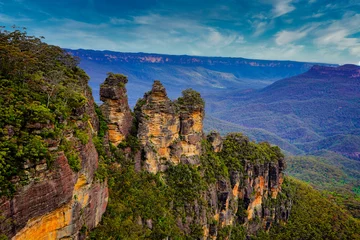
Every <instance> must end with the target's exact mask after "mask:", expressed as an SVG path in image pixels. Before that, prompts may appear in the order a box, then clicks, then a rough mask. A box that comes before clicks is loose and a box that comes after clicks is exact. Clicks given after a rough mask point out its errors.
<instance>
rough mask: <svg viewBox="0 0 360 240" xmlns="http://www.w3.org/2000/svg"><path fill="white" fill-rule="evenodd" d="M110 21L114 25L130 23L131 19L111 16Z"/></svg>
mask: <svg viewBox="0 0 360 240" xmlns="http://www.w3.org/2000/svg"><path fill="white" fill-rule="evenodd" d="M110 23H111V24H114V25H124V24H128V23H131V21H130V20H128V19H124V18H115V17H112V18H110Z"/></svg>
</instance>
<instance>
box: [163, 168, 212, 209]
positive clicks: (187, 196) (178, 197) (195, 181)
mask: <svg viewBox="0 0 360 240" xmlns="http://www.w3.org/2000/svg"><path fill="white" fill-rule="evenodd" d="M165 176H166V183H167V184H168V186H169V187H170V189H171V190H172V191H173V195H174V198H173V200H174V204H175V205H178V206H183V205H184V204H185V203H190V202H193V201H194V200H196V199H200V196H201V193H202V192H203V191H204V190H206V183H205V181H204V179H203V178H202V177H201V175H200V172H199V170H198V169H197V167H195V166H191V165H187V164H179V165H176V166H170V167H169V168H168V169H167V171H166V172H165Z"/></svg>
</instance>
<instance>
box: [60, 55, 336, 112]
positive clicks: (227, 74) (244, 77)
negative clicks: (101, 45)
mask: <svg viewBox="0 0 360 240" xmlns="http://www.w3.org/2000/svg"><path fill="white" fill-rule="evenodd" d="M66 51H67V52H69V53H70V54H72V55H73V56H76V57H79V58H80V59H81V62H80V67H82V68H83V69H84V70H85V71H86V72H87V73H88V75H89V76H90V78H91V80H90V86H91V87H92V88H93V92H94V94H93V95H94V98H95V101H97V102H99V86H100V83H101V82H102V80H103V79H104V77H106V73H108V72H119V73H122V74H124V75H126V76H127V77H128V78H129V84H128V86H129V87H128V89H129V94H128V95H129V103H130V105H131V106H134V105H135V103H136V101H137V100H138V99H139V98H141V97H142V94H143V92H145V91H147V89H149V88H151V84H152V82H153V80H155V79H158V80H161V82H162V83H163V84H164V86H166V89H167V91H168V94H169V96H170V97H171V98H176V97H178V96H179V90H180V89H186V88H193V89H195V90H197V91H199V92H200V93H201V94H202V95H204V96H205V95H206V96H205V100H206V102H207V103H208V104H209V103H210V102H211V101H212V99H211V98H210V97H209V95H212V94H216V93H221V94H225V95H226V94H227V92H228V91H233V90H247V89H260V88H264V87H266V86H268V85H270V84H271V83H273V82H275V81H277V80H279V79H282V78H286V77H291V76H295V75H298V74H301V73H303V72H305V71H307V70H309V69H310V68H311V67H312V66H313V65H314V64H315V63H307V62H295V61H269V60H254V59H246V58H229V57H199V56H187V55H182V56H177V55H165V54H153V53H122V52H112V51H95V50H83V49H79V50H71V49H66ZM320 65H325V66H335V65H332V64H320Z"/></svg>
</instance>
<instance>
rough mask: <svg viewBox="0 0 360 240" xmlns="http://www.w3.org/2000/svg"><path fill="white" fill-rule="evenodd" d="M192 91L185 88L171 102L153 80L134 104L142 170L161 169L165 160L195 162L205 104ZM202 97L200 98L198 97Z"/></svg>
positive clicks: (198, 153) (170, 161) (198, 154)
mask: <svg viewBox="0 0 360 240" xmlns="http://www.w3.org/2000/svg"><path fill="white" fill-rule="evenodd" d="M190 98H200V95H199V94H198V93H196V92H194V91H192V90H189V91H184V92H183V96H182V97H181V98H179V99H178V100H177V101H175V102H173V101H171V100H170V99H169V98H168V97H167V94H166V90H165V88H164V87H163V86H162V84H161V83H160V82H159V81H155V82H154V84H153V87H152V90H151V91H150V92H148V93H146V94H145V95H144V97H143V98H142V99H140V100H139V101H138V103H137V105H136V107H135V114H136V119H137V122H138V134H137V136H138V138H139V141H140V143H141V146H142V151H143V156H144V159H143V160H144V166H145V169H146V170H147V171H149V172H152V173H157V172H158V171H164V170H165V169H166V165H167V164H168V163H172V164H175V165H176V164H179V163H180V162H182V163H190V164H198V163H199V156H200V154H201V140H202V135H203V132H202V129H203V119H204V103H203V102H202V100H201V102H199V103H197V104H195V102H193V101H192V99H190ZM200 99H201V98H200Z"/></svg>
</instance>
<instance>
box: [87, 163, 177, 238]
mask: <svg viewBox="0 0 360 240" xmlns="http://www.w3.org/2000/svg"><path fill="white" fill-rule="evenodd" d="M110 169H111V170H110V171H111V174H110V177H109V181H108V182H109V187H110V200H109V205H108V209H107V212H106V214H105V216H104V217H103V220H102V222H101V224H100V225H99V227H97V228H96V229H95V231H93V232H92V233H91V235H90V238H91V239H113V238H114V237H115V238H119V239H164V238H166V237H167V236H171V237H174V238H175V239H176V238H177V239H179V237H180V236H181V232H180V230H179V229H178V227H177V226H176V224H175V217H176V216H175V215H174V213H173V212H172V211H171V210H170V209H171V208H170V205H169V204H170V201H169V195H168V194H170V193H171V191H170V189H169V187H168V186H167V185H166V184H164V182H163V181H162V180H161V179H160V177H159V176H158V175H153V174H151V173H147V172H140V173H139V172H136V171H135V170H134V168H133V167H132V166H129V167H127V168H122V169H119V168H110ZM148 219H152V229H149V228H148V227H147V226H146V225H145V222H146V220H148ZM139 221H140V222H143V223H141V224H139Z"/></svg>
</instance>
